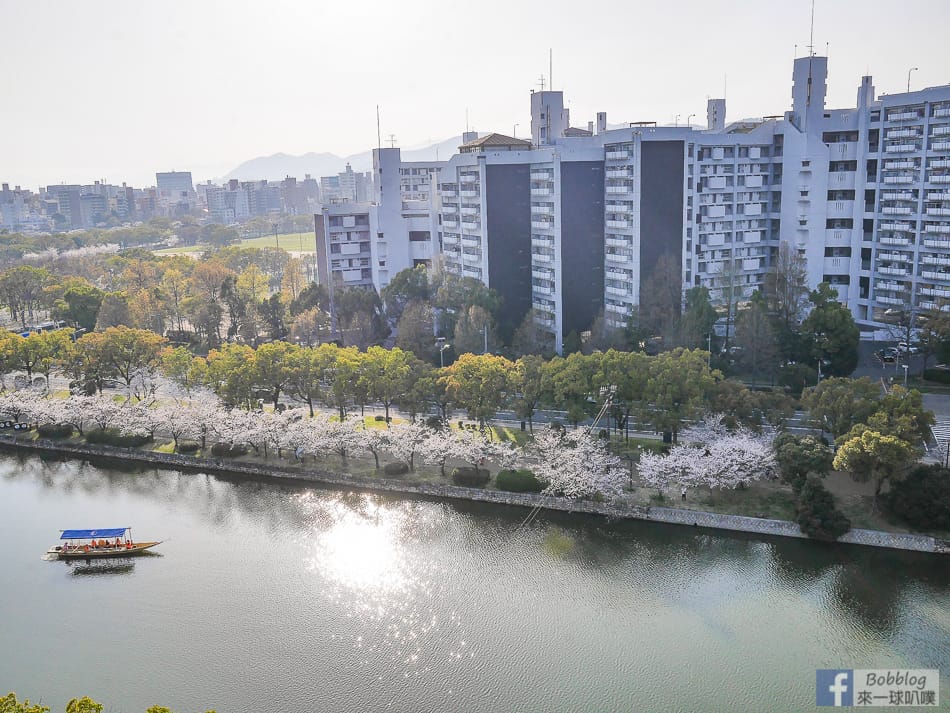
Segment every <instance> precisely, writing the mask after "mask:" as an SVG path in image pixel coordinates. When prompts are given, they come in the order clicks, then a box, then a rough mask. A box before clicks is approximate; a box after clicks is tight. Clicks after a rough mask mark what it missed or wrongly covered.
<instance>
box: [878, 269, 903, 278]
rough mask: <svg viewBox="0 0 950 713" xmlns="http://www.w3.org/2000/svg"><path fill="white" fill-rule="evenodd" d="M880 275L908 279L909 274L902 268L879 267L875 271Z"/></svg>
mask: <svg viewBox="0 0 950 713" xmlns="http://www.w3.org/2000/svg"><path fill="white" fill-rule="evenodd" d="M877 271H878V272H879V273H881V274H882V275H894V276H895V277H908V276H909V275H910V272H909V271H908V270H907V269H906V268H903V267H879V268H878V269H877Z"/></svg>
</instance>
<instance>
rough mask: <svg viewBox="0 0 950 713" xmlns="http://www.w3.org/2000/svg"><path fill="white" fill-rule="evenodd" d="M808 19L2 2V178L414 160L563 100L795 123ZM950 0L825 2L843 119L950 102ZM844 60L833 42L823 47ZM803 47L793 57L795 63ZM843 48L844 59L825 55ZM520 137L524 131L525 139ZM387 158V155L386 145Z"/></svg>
mask: <svg viewBox="0 0 950 713" xmlns="http://www.w3.org/2000/svg"><path fill="white" fill-rule="evenodd" d="M810 13H811V2H810V0H782V1H778V0H754V1H750V0H732V1H731V2H725V3H724V2H711V1H710V0H677V1H676V2H642V1H641V2H634V1H631V0H599V2H596V3H585V2H579V1H578V0H571V1H570V2H565V1H562V0H549V1H548V2H544V3H521V2H515V1H512V0H506V1H501V0H477V1H475V2H472V1H471V0H469V1H467V2H464V3H461V2H454V1H452V0H440V1H433V0H415V1H414V2H394V1H393V0H381V1H376V0H372V1H364V2H359V1H358V0H357V1H354V0H348V1H346V2H334V3H330V2H324V1H323V0H297V1H291V0H266V1H262V0H257V1H256V2H244V1H243V0H222V1H218V0H162V1H161V2H151V3H144V2H128V0H121V1H116V0H97V2H92V3H90V2H29V1H24V0H0V27H3V28H4V31H3V38H4V42H3V50H4V51H3V58H4V63H5V71H4V72H3V75H4V79H3V81H2V82H0V96H2V101H0V181H3V182H8V183H10V184H11V185H15V184H16V185H22V186H23V187H25V188H32V189H35V188H37V187H38V186H39V185H47V184H53V183H60V182H66V183H90V182H92V181H93V180H95V179H106V180H107V181H109V182H112V183H121V182H123V181H125V182H128V183H130V184H131V185H135V186H145V185H153V184H154V181H155V172H156V171H170V170H178V171H187V170H190V171H192V173H193V174H194V178H195V180H196V181H200V180H204V179H207V178H213V177H216V176H221V175H224V174H225V173H227V172H228V171H229V170H231V169H232V168H234V167H235V166H236V165H238V164H239V163H241V162H242V161H245V160H247V159H250V158H254V157H256V156H261V155H270V154H274V153H278V152H283V153H288V154H295V155H296V154H303V153H307V152H310V151H315V152H324V151H327V152H332V153H336V154H339V155H347V154H351V153H356V152H359V151H364V150H367V149H370V148H373V147H374V146H375V145H376V137H377V131H376V106H377V105H379V107H380V109H379V111H380V122H381V130H382V135H383V137H384V139H385V138H386V137H388V136H389V135H390V134H393V135H395V137H396V145H397V146H402V147H404V148H412V147H416V146H419V145H421V144H426V143H430V142H432V143H434V142H436V141H440V140H442V139H445V138H448V137H451V136H454V135H457V134H460V133H461V132H462V131H463V130H464V129H465V126H466V112H467V114H468V123H469V125H470V126H471V128H472V129H474V130H477V131H480V132H488V131H498V132H500V133H505V134H511V133H512V132H513V131H516V132H517V135H518V136H521V137H524V136H526V135H527V134H528V133H529V124H530V116H529V97H528V95H529V93H530V91H531V90H532V89H538V88H540V85H539V81H540V77H541V75H545V86H547V87H549V86H550V78H548V77H547V75H548V74H549V63H548V51H549V49H550V50H553V60H554V61H553V79H554V88H555V89H558V90H563V91H564V92H565V101H566V103H567V105H568V106H569V107H570V110H571V119H572V122H571V123H572V124H573V125H575V126H581V127H586V126H587V122H588V120H592V119H594V118H595V114H596V112H598V111H606V112H607V120H608V122H609V123H611V124H615V123H621V122H627V121H644V120H650V121H657V122H659V123H660V124H664V123H670V124H672V123H673V122H674V119H675V117H676V115H679V122H680V123H685V121H686V119H687V117H688V116H690V115H691V114H695V117H694V118H693V119H692V123H694V124H705V116H706V114H705V112H706V99H707V98H709V97H719V96H722V95H723V93H724V92H725V95H726V98H727V111H726V113H727V119H728V120H733V119H741V118H746V117H752V116H762V115H772V114H781V113H782V112H784V111H786V110H788V109H789V105H790V103H791V72H792V60H793V58H794V57H795V56H796V55H797V56H804V55H807V52H808V50H807V45H808V43H809V20H810ZM948 26H950V0H902V1H901V2H900V3H895V2H894V1H893V0H861V1H860V2H859V1H857V0H816V2H815V23H814V45H815V51H816V54H822V55H823V54H826V52H827V54H828V56H829V82H828V84H829V86H828V106H829V107H844V106H853V104H854V101H855V92H856V90H857V87H858V84H859V82H860V78H861V76H862V75H864V74H867V73H870V74H871V75H872V76H873V77H874V84H875V86H876V89H877V92H878V93H879V94H880V93H890V94H893V93H898V92H902V91H904V90H905V89H906V85H907V72H908V69H909V68H911V67H918V68H919V69H918V70H917V71H915V72H913V75H912V77H911V87H912V88H917V89H919V88H922V87H925V86H935V85H940V84H947V83H950V49H948V46H947V44H946V38H945V34H946V28H947V27H948ZM826 43H827V45H826ZM796 45H797V52H796ZM826 47H827V50H826ZM516 124H517V127H516V126H515V125H516ZM387 145H388V144H387Z"/></svg>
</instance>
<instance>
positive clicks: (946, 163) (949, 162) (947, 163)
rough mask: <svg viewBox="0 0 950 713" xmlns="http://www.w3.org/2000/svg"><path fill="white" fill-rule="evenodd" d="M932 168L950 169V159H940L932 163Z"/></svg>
mask: <svg viewBox="0 0 950 713" xmlns="http://www.w3.org/2000/svg"><path fill="white" fill-rule="evenodd" d="M930 167H931V168H950V159H947V158H938V159H934V160H933V161H931V162H930Z"/></svg>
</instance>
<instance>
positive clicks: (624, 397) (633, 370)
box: [594, 349, 652, 436]
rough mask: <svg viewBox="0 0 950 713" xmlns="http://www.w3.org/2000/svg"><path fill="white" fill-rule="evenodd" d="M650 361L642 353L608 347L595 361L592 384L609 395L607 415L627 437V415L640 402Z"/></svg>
mask: <svg viewBox="0 0 950 713" xmlns="http://www.w3.org/2000/svg"><path fill="white" fill-rule="evenodd" d="M651 360H652V357H648V356H647V355H646V354H644V353H642V352H620V351H616V350H614V349H610V350H608V351H606V352H604V353H603V355H602V356H601V357H600V359H599V360H598V361H597V371H596V372H595V374H594V384H596V385H597V386H598V388H600V387H603V388H606V389H609V390H610V392H611V393H612V394H613V398H612V401H611V409H610V416H611V417H612V418H613V420H614V425H615V426H616V427H617V429H618V430H622V431H623V432H624V434H625V436H629V426H630V420H631V417H632V416H631V414H632V413H633V412H634V410H636V409H640V408H642V406H643V404H644V399H645V398H646V393H647V382H648V379H649V373H650V362H651Z"/></svg>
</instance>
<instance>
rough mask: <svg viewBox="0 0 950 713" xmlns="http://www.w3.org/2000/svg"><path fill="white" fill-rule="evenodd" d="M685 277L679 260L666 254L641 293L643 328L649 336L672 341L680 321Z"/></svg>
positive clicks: (648, 275) (648, 276) (646, 279)
mask: <svg viewBox="0 0 950 713" xmlns="http://www.w3.org/2000/svg"><path fill="white" fill-rule="evenodd" d="M682 290H683V278H682V275H681V271H680V263H679V259H678V258H677V257H674V256H673V255H671V254H670V253H663V254H662V255H660V258H659V259H658V260H657V262H656V265H655V266H654V267H653V270H651V271H649V273H648V274H647V276H646V278H645V279H644V281H643V289H641V290H640V295H641V298H640V325H641V327H643V328H644V329H645V330H646V331H647V332H648V333H649V334H650V336H662V337H664V338H666V339H669V337H670V336H671V335H673V334H674V331H675V327H676V325H677V323H678V322H679V318H680V311H681V309H682V302H683V292H682Z"/></svg>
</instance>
